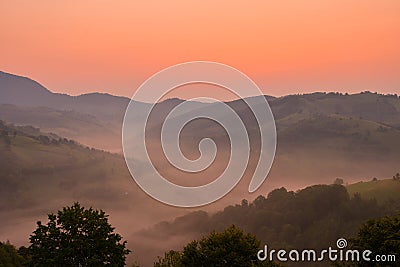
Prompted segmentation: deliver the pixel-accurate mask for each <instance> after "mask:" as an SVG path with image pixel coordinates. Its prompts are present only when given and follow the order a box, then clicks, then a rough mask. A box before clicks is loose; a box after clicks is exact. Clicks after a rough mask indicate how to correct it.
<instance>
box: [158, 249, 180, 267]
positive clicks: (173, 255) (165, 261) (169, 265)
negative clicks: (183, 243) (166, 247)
mask: <svg viewBox="0 0 400 267" xmlns="http://www.w3.org/2000/svg"><path fill="white" fill-rule="evenodd" d="M183 266H184V265H183V264H182V252H179V251H174V250H171V251H169V252H166V253H165V254H164V258H161V257H158V261H157V262H155V263H154V267H183Z"/></svg>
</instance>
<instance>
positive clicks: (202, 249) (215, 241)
mask: <svg viewBox="0 0 400 267" xmlns="http://www.w3.org/2000/svg"><path fill="white" fill-rule="evenodd" d="M259 249H260V241H259V240H257V238H256V237H255V236H254V235H252V234H246V233H244V232H243V231H242V230H240V229H238V228H236V227H235V226H231V227H228V228H227V229H225V230H224V231H223V232H221V233H217V232H212V233H211V234H210V235H209V236H207V237H204V238H202V239H201V240H199V241H197V240H194V241H192V242H190V243H189V244H187V245H186V246H185V247H184V249H183V251H182V252H176V251H170V252H168V253H166V254H165V256H164V258H159V259H158V262H156V263H155V264H154V267H181V266H182V267H183V266H199V267H201V266H207V267H208V266H210V267H213V266H221V267H222V266H229V267H235V266H240V267H246V266H249V267H253V266H254V267H255V266H278V265H276V264H275V263H272V262H268V261H264V262H262V261H259V260H258V259H257V252H258V251H259Z"/></svg>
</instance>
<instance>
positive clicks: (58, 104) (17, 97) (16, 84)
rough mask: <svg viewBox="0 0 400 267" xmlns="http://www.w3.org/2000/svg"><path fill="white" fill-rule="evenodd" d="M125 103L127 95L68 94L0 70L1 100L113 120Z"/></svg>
mask: <svg viewBox="0 0 400 267" xmlns="http://www.w3.org/2000/svg"><path fill="white" fill-rule="evenodd" d="M128 103H129V99H128V98H126V97H119V96H112V95H109V94H100V93H91V94H84V95H80V96H69V95H66V94H57V93H52V92H50V91H49V90H47V89H46V88H45V87H43V86H42V85H40V84H39V83H38V82H36V81H34V80H31V79H29V78H26V77H21V76H17V75H13V74H8V73H5V72H0V104H13V105H16V106H23V107H49V108H54V109H58V110H72V111H75V112H78V113H83V114H90V115H93V116H95V117H97V118H98V119H102V120H116V119H121V114H123V113H124V112H125V109H126V106H127V105H128Z"/></svg>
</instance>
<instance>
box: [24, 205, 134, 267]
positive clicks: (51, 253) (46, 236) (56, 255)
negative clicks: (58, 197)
mask: <svg viewBox="0 0 400 267" xmlns="http://www.w3.org/2000/svg"><path fill="white" fill-rule="evenodd" d="M48 219H49V221H48V223H47V225H43V224H42V223H41V222H40V221H39V222H37V229H36V230H35V231H34V232H33V234H32V235H31V236H30V243H31V245H30V246H29V253H30V256H31V265H32V266H124V265H125V260H126V255H127V254H129V252H130V251H129V250H128V249H126V247H125V245H126V241H124V242H121V240H122V237H121V236H120V235H119V234H117V233H114V228H113V227H112V226H111V225H110V224H109V223H108V215H106V214H105V213H104V211H102V210H100V211H98V210H94V209H93V208H89V209H85V208H83V207H81V206H80V204H79V203H75V204H74V205H73V206H72V207H64V208H63V209H62V210H61V211H58V213H57V215H55V214H49V215H48Z"/></svg>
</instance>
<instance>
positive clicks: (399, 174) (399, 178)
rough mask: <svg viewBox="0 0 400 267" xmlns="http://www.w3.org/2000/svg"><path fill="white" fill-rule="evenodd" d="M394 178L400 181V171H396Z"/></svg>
mask: <svg viewBox="0 0 400 267" xmlns="http://www.w3.org/2000/svg"><path fill="white" fill-rule="evenodd" d="M393 180H395V181H400V173H396V174H395V175H393Z"/></svg>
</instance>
